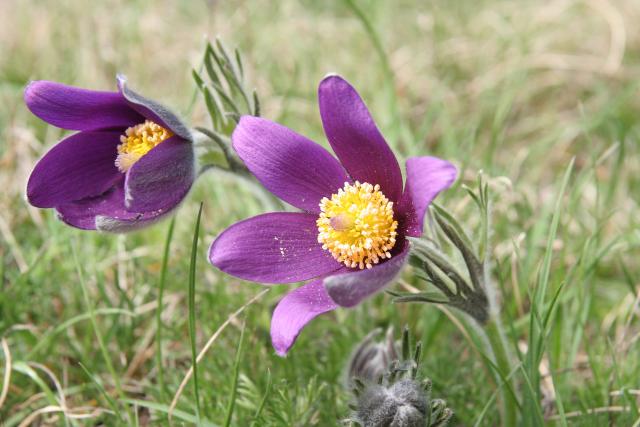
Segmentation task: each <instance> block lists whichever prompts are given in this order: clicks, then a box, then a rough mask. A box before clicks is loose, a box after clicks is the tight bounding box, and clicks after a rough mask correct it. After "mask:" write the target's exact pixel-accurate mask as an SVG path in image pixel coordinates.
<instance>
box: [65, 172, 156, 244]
mask: <svg viewBox="0 0 640 427" xmlns="http://www.w3.org/2000/svg"><path fill="white" fill-rule="evenodd" d="M56 211H57V212H58V217H59V218H60V219H61V220H62V221H64V222H65V223H67V224H69V225H71V226H73V227H76V228H81V229H83V230H96V229H97V230H101V231H109V232H114V233H121V232H126V231H132V230H135V229H138V228H141V227H144V226H148V225H151V224H153V223H155V222H156V221H158V220H159V219H160V218H161V217H163V216H164V215H166V214H167V213H168V212H169V210H166V211H162V212H160V211H155V212H151V213H136V212H130V211H128V210H127V209H126V208H125V206H124V179H123V178H121V180H120V182H118V183H116V185H114V186H113V187H112V188H111V189H109V190H108V191H107V192H105V193H104V194H101V195H99V196H96V197H90V198H85V199H82V200H78V201H75V202H70V203H65V204H62V205H60V206H57V207H56Z"/></svg>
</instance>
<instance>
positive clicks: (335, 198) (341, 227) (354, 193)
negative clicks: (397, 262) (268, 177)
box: [316, 181, 398, 270]
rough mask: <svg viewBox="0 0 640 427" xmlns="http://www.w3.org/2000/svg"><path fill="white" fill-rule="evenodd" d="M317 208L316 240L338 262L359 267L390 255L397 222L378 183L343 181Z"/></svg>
mask: <svg viewBox="0 0 640 427" xmlns="http://www.w3.org/2000/svg"><path fill="white" fill-rule="evenodd" d="M320 210H321V213H320V217H319V218H318V220H317V221H316V224H317V226H318V242H319V243H321V244H322V248H323V249H325V250H328V251H330V252H331V254H332V255H333V257H334V258H335V259H336V260H337V261H338V262H341V263H343V264H344V265H346V266H347V267H350V268H359V269H361V270H362V269H364V268H365V267H366V268H372V267H373V265H374V264H378V263H379V262H380V261H381V260H383V259H385V258H391V253H390V252H389V251H390V250H391V249H392V248H393V246H394V245H395V243H396V234H397V233H396V229H397V228H398V222H397V221H395V220H394V219H393V202H390V201H389V199H387V198H386V197H385V195H384V194H383V193H382V192H381V191H380V186H379V185H377V184H376V185H375V186H374V185H372V184H369V183H367V182H365V183H360V182H358V181H356V182H355V184H349V183H347V182H345V184H344V187H343V188H341V189H340V190H338V193H337V194H333V195H332V196H331V199H328V198H326V197H324V198H323V199H322V200H321V201H320Z"/></svg>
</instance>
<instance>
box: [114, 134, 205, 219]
mask: <svg viewBox="0 0 640 427" xmlns="http://www.w3.org/2000/svg"><path fill="white" fill-rule="evenodd" d="M195 174H196V172H195V155H194V152H193V144H192V143H191V142H189V141H187V140H184V139H182V138H181V137H179V136H173V137H171V138H169V139H167V140H166V141H163V142H162V143H160V144H158V145H157V146H156V147H154V148H153V149H151V151H149V152H148V153H147V154H145V155H144V156H142V158H140V160H138V161H137V162H136V163H134V165H133V166H132V167H131V169H129V171H128V172H127V175H126V176H127V178H126V180H125V192H126V197H125V202H126V205H127V209H129V210H130V211H132V212H151V211H155V210H160V209H163V210H166V209H171V208H173V207H175V206H176V205H177V204H178V203H180V202H181V201H182V199H183V198H184V197H185V196H186V194H187V193H188V192H189V189H190V188H191V184H193V181H194V180H195Z"/></svg>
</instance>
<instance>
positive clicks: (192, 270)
mask: <svg viewBox="0 0 640 427" xmlns="http://www.w3.org/2000/svg"><path fill="white" fill-rule="evenodd" d="M202 205H203V203H202V202H200V208H199V209H198V217H197V218H196V226H195V230H194V231H193V244H192V245H191V263H190V264H189V339H190V341H191V364H192V365H193V392H194V394H195V399H196V418H197V421H198V424H200V418H201V417H200V391H199V390H200V387H199V384H198V363H197V361H196V359H197V354H198V353H197V352H196V308H195V305H196V260H197V259H198V257H197V254H198V237H199V234H200V218H201V216H202Z"/></svg>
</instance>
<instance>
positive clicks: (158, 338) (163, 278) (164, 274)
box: [156, 216, 176, 396]
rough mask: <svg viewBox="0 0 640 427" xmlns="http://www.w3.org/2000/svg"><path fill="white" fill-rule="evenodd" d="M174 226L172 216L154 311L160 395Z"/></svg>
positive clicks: (164, 391)
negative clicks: (168, 275) (156, 305)
mask: <svg viewBox="0 0 640 427" xmlns="http://www.w3.org/2000/svg"><path fill="white" fill-rule="evenodd" d="M175 225H176V217H175V216H174V217H173V218H172V219H171V222H170V223H169V230H168V231H167V240H166V241H165V244H164V254H163V256H162V269H161V270H160V283H159V286H158V288H159V289H158V308H157V309H156V346H157V350H156V365H157V367H158V386H159V388H160V395H161V396H164V394H165V393H166V385H165V382H164V367H163V366H162V308H163V307H164V301H163V299H164V286H165V283H166V281H167V266H168V264H169V249H170V248H171V240H172V238H173V228H174V226H175Z"/></svg>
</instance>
